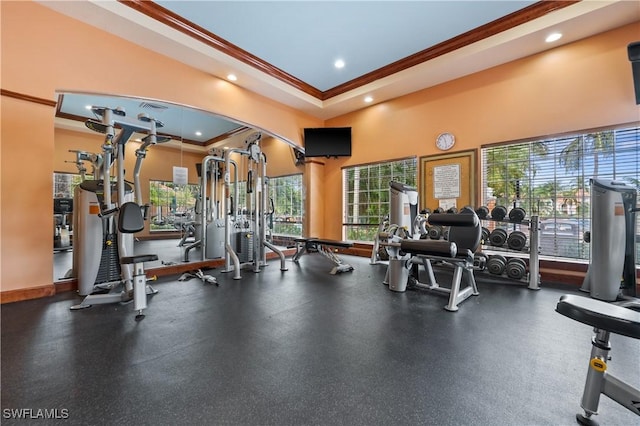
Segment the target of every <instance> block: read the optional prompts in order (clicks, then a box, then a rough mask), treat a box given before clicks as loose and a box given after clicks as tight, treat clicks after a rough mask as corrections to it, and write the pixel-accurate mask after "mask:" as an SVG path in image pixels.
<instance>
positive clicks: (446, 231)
mask: <svg viewBox="0 0 640 426" xmlns="http://www.w3.org/2000/svg"><path fill="white" fill-rule="evenodd" d="M442 238H443V239H444V240H445V241H449V227H447V228H444V230H443V231H442Z"/></svg>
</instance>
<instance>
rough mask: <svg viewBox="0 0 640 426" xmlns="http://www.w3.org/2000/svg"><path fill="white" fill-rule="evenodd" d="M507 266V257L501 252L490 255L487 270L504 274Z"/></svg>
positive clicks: (495, 273)
mask: <svg viewBox="0 0 640 426" xmlns="http://www.w3.org/2000/svg"><path fill="white" fill-rule="evenodd" d="M506 267H507V259H505V258H504V256H500V255H499V254H496V255H493V256H489V260H487V270H488V271H489V272H490V273H492V274H494V275H502V273H503V272H504V270H505V268H506Z"/></svg>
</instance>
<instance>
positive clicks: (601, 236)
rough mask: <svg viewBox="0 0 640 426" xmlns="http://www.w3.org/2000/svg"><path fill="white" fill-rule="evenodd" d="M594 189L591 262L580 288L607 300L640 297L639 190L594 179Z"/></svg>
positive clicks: (592, 295)
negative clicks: (639, 270) (639, 293)
mask: <svg viewBox="0 0 640 426" xmlns="http://www.w3.org/2000/svg"><path fill="white" fill-rule="evenodd" d="M590 186H591V233H590V237H591V243H590V244H591V261H590V262H589V268H588V270H587V275H586V277H585V279H584V282H583V283H582V287H581V288H580V289H581V290H582V291H586V292H589V293H590V295H591V297H593V298H595V299H600V300H605V301H613V300H616V299H617V298H618V297H619V295H620V294H624V295H627V296H636V267H635V263H636V260H635V258H636V252H635V251H636V212H637V211H638V209H637V208H636V198H637V190H636V188H634V187H633V186H631V185H628V184H626V183H624V182H618V181H613V180H604V179H591V181H590ZM621 277H622V279H621Z"/></svg>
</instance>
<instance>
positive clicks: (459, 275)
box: [389, 211, 482, 312]
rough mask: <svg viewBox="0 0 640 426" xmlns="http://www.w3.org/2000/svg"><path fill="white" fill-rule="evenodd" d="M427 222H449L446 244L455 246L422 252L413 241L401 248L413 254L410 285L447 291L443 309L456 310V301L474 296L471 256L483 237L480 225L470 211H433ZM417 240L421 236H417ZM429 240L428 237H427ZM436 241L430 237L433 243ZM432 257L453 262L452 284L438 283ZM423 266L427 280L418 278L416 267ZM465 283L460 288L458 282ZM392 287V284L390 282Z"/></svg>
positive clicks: (476, 293)
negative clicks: (423, 280)
mask: <svg viewBox="0 0 640 426" xmlns="http://www.w3.org/2000/svg"><path fill="white" fill-rule="evenodd" d="M428 222H429V223H430V224H432V225H440V226H449V238H448V242H446V243H447V244H453V245H454V246H455V250H451V251H450V252H447V250H446V247H445V248H444V252H440V253H429V252H421V250H420V246H419V245H416V244H415V242H414V245H415V247H413V248H411V247H409V248H403V249H402V250H403V251H405V252H406V253H410V254H414V256H413V257H412V258H411V259H410V263H411V269H410V272H409V279H408V285H409V287H417V288H421V289H425V290H432V291H436V292H439V293H444V294H448V295H449V301H448V303H447V304H446V305H445V307H444V309H446V310H447V311H451V312H455V311H457V310H458V304H459V303H462V302H464V301H465V300H467V299H468V298H469V297H471V296H477V295H479V294H480V293H479V292H478V287H477V285H476V280H475V277H474V276H473V260H474V253H475V251H476V250H477V249H478V247H479V246H480V240H481V238H482V227H481V225H480V220H479V219H478V216H477V215H476V214H475V212H473V211H463V212H462V213H458V214H453V213H432V214H430V215H429V218H428ZM418 241H420V240H418ZM427 241H428V240H427ZM436 242H438V241H432V243H436ZM432 261H439V262H442V263H443V264H447V265H451V266H453V279H452V281H451V287H450V288H446V287H441V286H440V285H439V284H438V283H437V281H436V277H435V274H434V273H433V267H432V265H431V262H432ZM419 265H422V266H424V269H425V271H426V273H427V277H428V282H426V283H422V282H420V274H419V270H418V267H419ZM463 280H464V284H466V287H464V288H463V289H461V288H460V287H461V284H463ZM389 288H391V289H392V290H393V288H392V287H391V286H389Z"/></svg>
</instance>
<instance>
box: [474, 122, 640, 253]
mask: <svg viewBox="0 0 640 426" xmlns="http://www.w3.org/2000/svg"><path fill="white" fill-rule="evenodd" d="M591 178H604V179H616V180H620V181H624V182H626V183H628V184H630V185H633V186H635V187H636V188H639V189H640V128H639V127H637V126H636V127H628V128H621V129H613V130H610V129H608V130H601V131H591V132H588V133H584V134H576V135H571V136H562V137H558V138H548V139H543V140H536V141H528V142H522V143H514V144H508V145H500V146H488V147H484V148H482V203H483V205H486V206H488V207H489V208H491V207H492V206H495V205H504V206H507V207H511V206H513V205H518V206H520V207H523V208H524V209H525V210H526V211H527V213H528V214H529V215H531V214H537V215H538V216H539V217H540V223H541V236H540V237H541V254H542V255H548V256H553V257H564V258H574V259H589V244H588V243H585V242H584V241H583V234H584V232H585V231H589V230H590V193H589V191H590V187H589V182H590V179H591ZM639 254H640V253H639ZM637 258H638V259H640V255H639V256H637Z"/></svg>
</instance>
